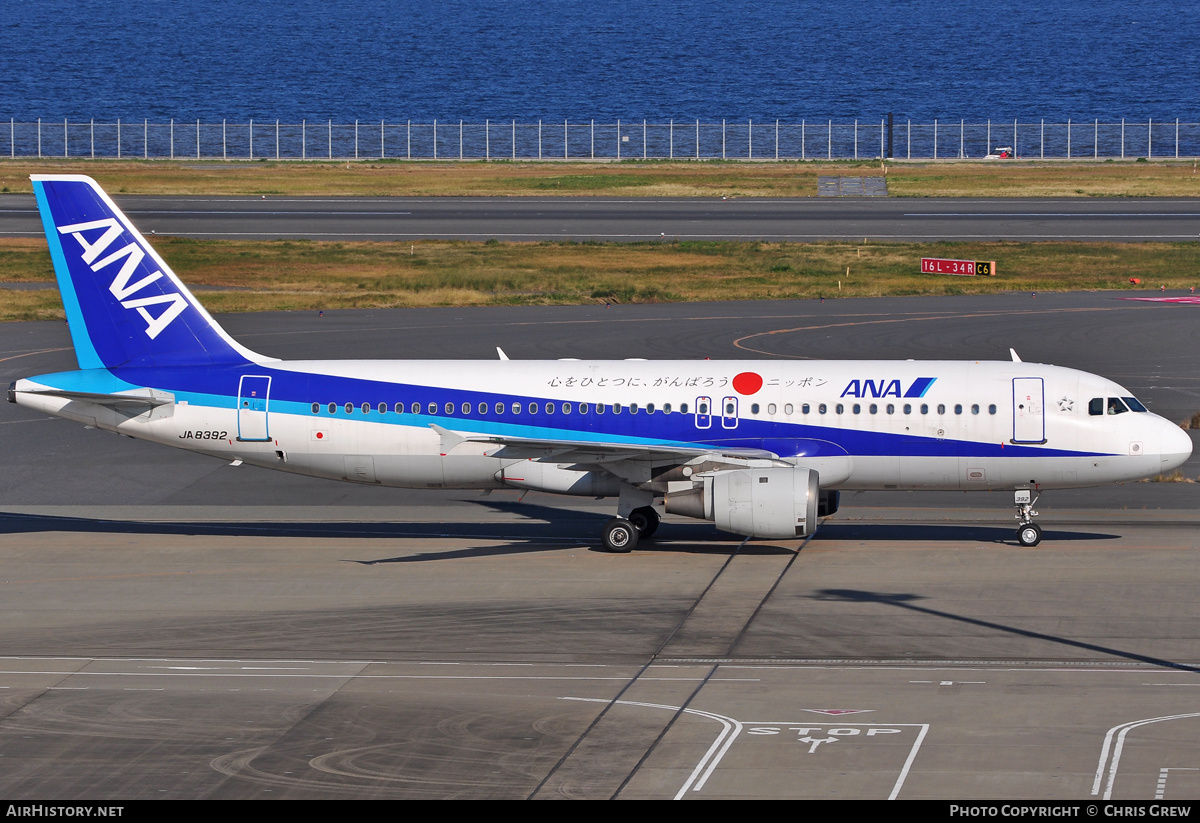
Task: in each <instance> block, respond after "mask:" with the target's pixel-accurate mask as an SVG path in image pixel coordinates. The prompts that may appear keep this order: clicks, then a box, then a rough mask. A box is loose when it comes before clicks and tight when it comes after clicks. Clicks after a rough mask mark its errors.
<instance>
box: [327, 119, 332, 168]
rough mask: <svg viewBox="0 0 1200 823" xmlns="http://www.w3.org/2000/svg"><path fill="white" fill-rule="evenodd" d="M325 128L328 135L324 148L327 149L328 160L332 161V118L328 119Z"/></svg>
mask: <svg viewBox="0 0 1200 823" xmlns="http://www.w3.org/2000/svg"><path fill="white" fill-rule="evenodd" d="M326 126H327V127H328V129H329V134H328V137H327V138H326V148H328V149H329V159H330V160H332V159H333V118H332V117H331V118H329V122H328V123H326Z"/></svg>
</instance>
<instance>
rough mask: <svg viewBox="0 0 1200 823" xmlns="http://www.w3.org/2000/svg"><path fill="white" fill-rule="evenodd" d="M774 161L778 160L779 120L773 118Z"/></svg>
mask: <svg viewBox="0 0 1200 823" xmlns="http://www.w3.org/2000/svg"><path fill="white" fill-rule="evenodd" d="M775 159H776V160H778V159H779V118H778V117H777V118H775Z"/></svg>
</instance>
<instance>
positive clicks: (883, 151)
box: [879, 112, 892, 160]
mask: <svg viewBox="0 0 1200 823" xmlns="http://www.w3.org/2000/svg"><path fill="white" fill-rule="evenodd" d="M891 117H892V114H891V112H888V120H891ZM888 120H884V119H883V118H882V117H881V118H879V158H880V159H881V160H886V159H888V158H889V157H891V155H892V152H891V149H890V148H885V145H884V137H885V136H887V135H890V134H891V131H892V130H891V129H889V128H886V127H885V124H886V123H887V122H888Z"/></svg>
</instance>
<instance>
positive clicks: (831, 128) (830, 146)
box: [828, 120, 833, 160]
mask: <svg viewBox="0 0 1200 823" xmlns="http://www.w3.org/2000/svg"><path fill="white" fill-rule="evenodd" d="M828 152H829V159H830V160H832V159H833V121H832V120H830V121H829V147H828Z"/></svg>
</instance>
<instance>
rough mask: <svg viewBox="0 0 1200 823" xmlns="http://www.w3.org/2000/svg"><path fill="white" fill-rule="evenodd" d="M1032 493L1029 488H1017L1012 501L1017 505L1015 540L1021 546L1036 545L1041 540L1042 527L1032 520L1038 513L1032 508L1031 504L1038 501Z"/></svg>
mask: <svg viewBox="0 0 1200 823" xmlns="http://www.w3.org/2000/svg"><path fill="white" fill-rule="evenodd" d="M1032 495H1033V493H1032V492H1030V491H1029V489H1017V491H1016V496H1015V498H1014V502H1015V503H1016V506H1017V542H1018V543H1020V544H1021V545H1022V546H1030V547H1032V546H1036V545H1037V544H1038V543H1040V542H1042V528H1041V526H1039V525H1038V524H1036V523H1034V522H1033V518H1035V517H1037V515H1038V513H1037V512H1035V511H1034V510H1033V506H1034V504H1035V503H1037V502H1038V498H1040V497H1041V495H1038V497H1033V496H1032Z"/></svg>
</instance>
